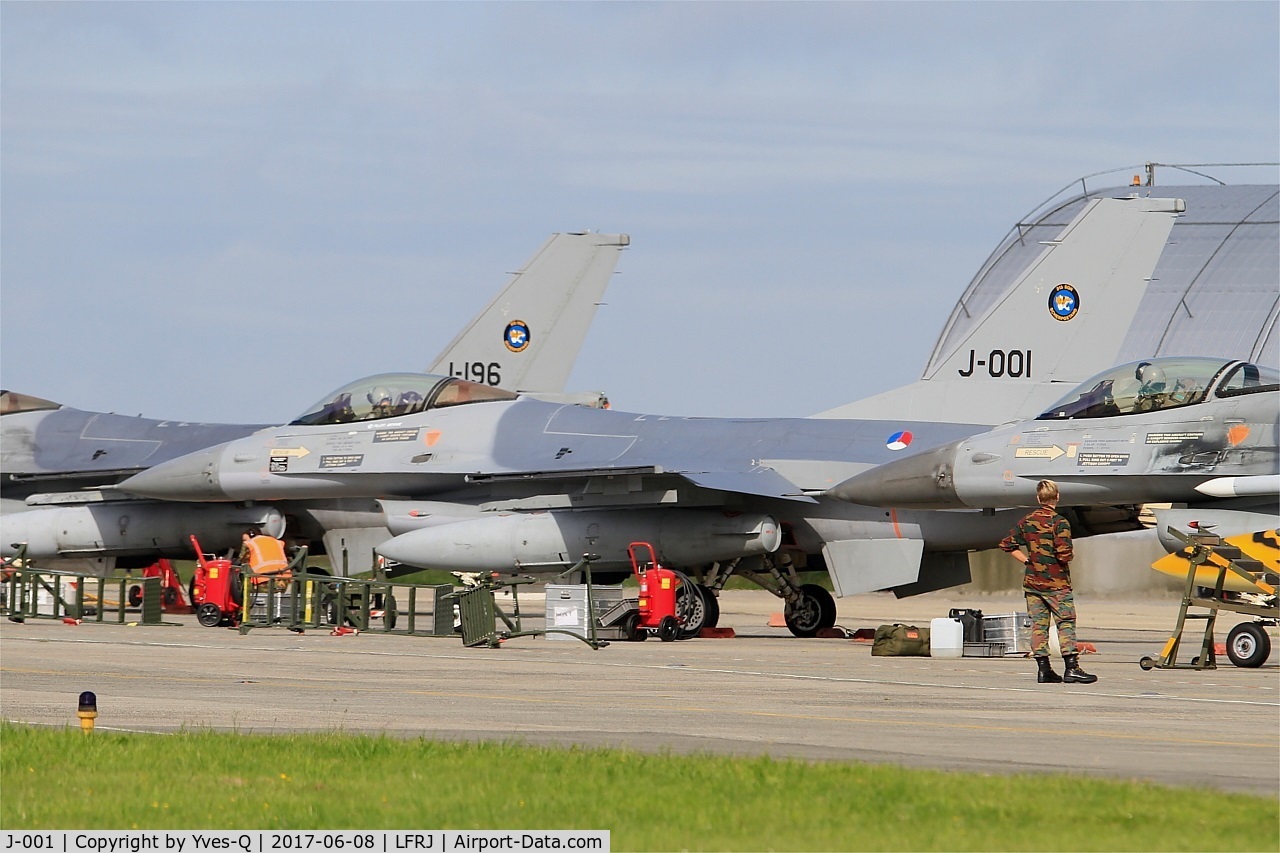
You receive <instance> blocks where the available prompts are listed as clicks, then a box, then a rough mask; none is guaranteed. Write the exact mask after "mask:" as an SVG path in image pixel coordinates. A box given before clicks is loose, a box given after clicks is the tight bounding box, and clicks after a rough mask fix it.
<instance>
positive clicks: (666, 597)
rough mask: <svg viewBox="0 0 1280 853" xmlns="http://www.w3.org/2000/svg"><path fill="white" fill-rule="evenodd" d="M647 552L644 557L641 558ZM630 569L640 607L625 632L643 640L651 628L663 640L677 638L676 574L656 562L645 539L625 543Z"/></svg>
mask: <svg viewBox="0 0 1280 853" xmlns="http://www.w3.org/2000/svg"><path fill="white" fill-rule="evenodd" d="M646 555H647V559H642V557H645V556H646ZM627 556H628V557H630V558H631V572H632V574H634V575H635V576H636V583H638V584H640V609H639V611H638V612H637V613H636V614H635V616H634V617H633V619H632V624H629V625H628V626H627V631H626V633H627V634H628V636H632V637H633V638H634V639H643V638H644V633H642V632H648V631H653V632H654V633H655V634H657V635H658V639H660V640H662V641H663V642H664V643H669V642H671V641H672V640H676V639H679V638H680V621H679V619H677V618H676V587H677V586H678V585H679V580H678V576H677V574H676V573H675V572H673V571H671V570H670V569H664V568H663V567H662V566H660V565H659V564H658V555H657V554H656V553H655V552H654V550H653V546H652V545H650V544H649V543H648V542H632V543H631V544H630V545H628V546H627Z"/></svg>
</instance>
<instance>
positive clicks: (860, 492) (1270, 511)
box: [828, 358, 1280, 551]
mask: <svg viewBox="0 0 1280 853" xmlns="http://www.w3.org/2000/svg"><path fill="white" fill-rule="evenodd" d="M1278 418H1280V372H1277V370H1276V369H1275V368H1273V367H1271V366H1268V365H1258V364H1252V363H1249V362H1242V361H1231V360H1224V359H1215V358H1156V359H1143V360H1141V361H1137V362H1130V363H1128V364H1123V365H1120V366H1118V367H1114V368H1111V369H1110V370H1107V371H1104V372H1102V373H1100V374H1098V375H1097V376H1094V377H1093V378H1091V379H1089V380H1087V381H1086V382H1085V383H1084V384H1082V385H1080V386H1079V387H1078V388H1076V389H1074V390H1073V391H1071V392H1070V393H1069V394H1067V395H1066V396H1064V397H1063V398H1062V399H1061V400H1059V401H1058V402H1056V403H1054V404H1053V405H1051V406H1049V407H1048V408H1047V409H1046V410H1045V411H1044V413H1043V414H1041V415H1040V416H1039V417H1038V418H1035V419H1034V420H1026V421H1019V422H1016V423H1012V424H1008V425H1004V426H1001V427H998V428H996V429H994V430H991V431H988V432H984V433H981V434H977V435H973V436H969V437H966V438H963V439H960V440H958V441H954V442H951V443H948V444H945V445H943V446H941V447H938V448H935V449H933V450H930V451H927V452H922V453H919V454H916V455H914V456H910V457H906V458H902V459H897V460H894V461H893V462H890V463H889V464H887V465H881V466H879V467H876V468H874V469H871V470H868V471H865V472H862V473H860V474H857V475H856V476H854V477H851V478H850V479H848V480H846V481H844V482H843V483H841V484H839V485H838V486H836V487H835V488H833V489H831V490H830V492H829V493H828V494H830V495H831V496H833V497H836V498H839V499H841V500H845V501H850V502H852V503H857V504H861V505H864V506H879V507H894V508H896V509H916V510H918V509H925V508H930V509H964V508H970V509H974V508H978V509H981V508H1000V507H1014V506H1034V505H1035V502H1036V499H1035V488H1036V483H1037V482H1039V481H1040V480H1042V479H1052V480H1055V481H1056V482H1057V483H1058V488H1059V490H1060V491H1061V494H1062V504H1063V505H1064V506H1086V505H1087V506H1112V507H1126V506H1129V507H1131V506H1132V505H1133V504H1139V503H1170V504H1174V505H1177V508H1176V509H1172V510H1168V511H1165V512H1157V514H1156V515H1157V529H1158V530H1159V531H1160V532H1161V534H1162V542H1163V543H1164V545H1165V547H1166V548H1167V549H1169V550H1171V551H1176V550H1178V549H1180V548H1181V547H1182V546H1183V543H1182V542H1179V541H1178V540H1176V539H1173V538H1172V537H1169V536H1168V535H1167V532H1166V531H1167V527H1168V526H1169V525H1170V524H1174V525H1175V526H1177V527H1180V528H1181V527H1184V526H1186V525H1187V524H1188V522H1190V521H1191V520H1195V521H1196V522H1197V526H1204V527H1206V528H1207V527H1213V528H1214V532H1215V533H1219V534H1220V535H1224V536H1230V535H1235V534H1239V533H1245V532H1252V531H1257V530H1264V529H1274V528H1276V527H1277V526H1280V517H1278V516H1277V513H1276V510H1277V504H1278V502H1280V455H1278V453H1277V444H1276V439H1277V431H1278V428H1277V420H1278Z"/></svg>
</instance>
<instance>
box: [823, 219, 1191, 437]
mask: <svg viewBox="0 0 1280 853" xmlns="http://www.w3.org/2000/svg"><path fill="white" fill-rule="evenodd" d="M1185 209H1186V205H1185V203H1183V202H1182V201H1181V200H1180V199H1159V198H1102V199H1094V200H1092V201H1089V202H1087V203H1086V204H1085V205H1084V208H1083V209H1082V210H1081V211H1080V213H1079V214H1078V215H1077V216H1076V217H1075V219H1073V220H1072V221H1071V222H1070V223H1069V224H1068V225H1067V226H1066V227H1065V228H1064V229H1063V230H1062V231H1061V233H1059V234H1058V235H1057V237H1056V238H1055V239H1053V240H1050V241H1046V242H1044V243H1043V245H1044V249H1043V250H1042V251H1041V252H1040V253H1039V255H1038V256H1037V257H1036V258H1035V259H1034V260H1033V261H1032V262H1031V263H1030V264H1029V265H1027V266H1026V268H1025V269H1024V270H1022V272H1021V273H1020V274H1019V275H1018V276H1017V277H1016V278H1015V279H1014V280H1013V282H1012V283H1011V284H1010V285H1009V286H1008V287H1007V288H1005V289H1003V291H999V292H995V289H994V288H991V287H989V286H988V287H985V288H984V287H980V286H979V285H981V284H983V281H982V279H983V277H984V275H985V273H986V272H987V270H984V275H980V276H979V277H978V280H976V281H975V284H974V285H971V286H970V287H969V289H968V290H967V291H966V292H965V294H964V296H962V297H961V299H960V301H959V302H958V303H957V305H956V307H955V309H954V310H953V311H952V314H951V317H950V319H949V320H948V321H947V324H946V326H945V327H944V328H943V330H942V334H941V335H940V336H939V338H938V342H937V344H936V345H935V346H934V350H933V354H932V356H931V357H930V359H929V363H928V365H927V366H926V367H925V370H924V374H923V376H922V377H921V378H920V380H918V381H917V382H914V383H912V384H911V385H906V386H903V387H901V388H897V389H894V390H892V391H888V392H886V393H884V394H879V395H876V396H874V397H870V398H867V399H866V400H860V401H858V402H856V403H851V404H849V405H847V406H841V407H839V408H837V409H832V410H830V411H827V412H823V413H821V414H820V415H818V417H886V416H888V417H893V418H899V419H909V420H947V421H952V422H959V423H975V424H995V423H1001V422H1004V421H1008V420H1013V419H1016V418H1024V417H1034V416H1036V415H1038V414H1039V413H1040V412H1041V411H1042V410H1043V408H1044V407H1046V406H1048V405H1050V404H1052V402H1053V401H1054V400H1055V399H1057V397H1058V396H1060V395H1061V393H1063V392H1065V391H1067V390H1069V389H1070V388H1071V387H1073V386H1074V385H1077V384H1079V383H1080V382H1083V381H1084V380H1086V379H1088V378H1089V377H1090V376H1093V375H1094V374H1096V373H1099V372H1100V371H1102V370H1105V369H1107V368H1108V367H1111V366H1112V365H1113V364H1115V362H1116V361H1117V360H1118V355H1119V349H1120V345H1121V343H1122V342H1123V340H1124V337H1125V333H1126V332H1127V330H1128V328H1129V326H1130V324H1131V323H1132V322H1133V318H1134V316H1135V315H1136V314H1137V311H1138V305H1139V303H1140V302H1141V300H1142V296H1143V294H1144V293H1145V292H1146V289H1147V283H1148V282H1149V281H1151V279H1152V275H1153V272H1154V270H1155V267H1156V263H1157V262H1158V261H1159V259H1160V255H1161V253H1162V252H1163V251H1164V247H1165V244H1166V243H1167V241H1168V239H1169V232H1170V230H1171V229H1172V228H1173V222H1174V217H1175V216H1176V215H1177V214H1178V213H1181V212H1183V211H1184V210H1185ZM988 269H989V268H988ZM983 303H985V304H983Z"/></svg>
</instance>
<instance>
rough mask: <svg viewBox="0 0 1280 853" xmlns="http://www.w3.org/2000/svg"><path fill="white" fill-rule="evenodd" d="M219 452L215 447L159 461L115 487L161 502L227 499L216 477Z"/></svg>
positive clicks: (220, 455)
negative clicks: (166, 460) (157, 463)
mask: <svg viewBox="0 0 1280 853" xmlns="http://www.w3.org/2000/svg"><path fill="white" fill-rule="evenodd" d="M222 450H223V448H222V446H221V445H219V446H218V447H211V448H209V449H208V450H201V451H198V452H196V453H189V454H187V455H186V456H179V457H178V458H177V459H170V460H169V461H168V462H161V463H160V464H159V465H155V466H152V467H151V468H148V469H147V470H145V471H142V472H140V473H137V474H134V475H133V476H132V477H130V478H129V479H127V480H125V481H124V482H123V483H121V484H120V485H119V486H117V488H119V489H120V491H122V492H128V493H129V494H131V495H138V496H139V497H144V498H155V499H157V500H164V501H219V500H229V498H228V497H227V494H226V493H225V492H224V491H223V490H222V484H221V483H220V482H219V478H218V474H219V467H220V462H221V459H222Z"/></svg>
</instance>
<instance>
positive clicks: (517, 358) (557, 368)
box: [427, 234, 631, 391]
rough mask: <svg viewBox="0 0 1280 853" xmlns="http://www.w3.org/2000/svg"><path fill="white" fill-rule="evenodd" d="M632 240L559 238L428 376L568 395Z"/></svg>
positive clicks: (525, 268) (554, 237)
mask: <svg viewBox="0 0 1280 853" xmlns="http://www.w3.org/2000/svg"><path fill="white" fill-rule="evenodd" d="M630 243H631V238H630V237H628V236H627V235H626V234H553V235H551V237H550V239H548V240H547V242H546V243H544V244H543V245H542V248H540V249H538V251H537V252H536V253H534V255H533V257H532V258H530V259H529V260H528V261H527V262H526V263H525V265H524V266H523V267H521V268H520V269H519V270H518V271H517V272H516V273H515V274H514V275H513V276H512V278H511V280H510V281H509V282H508V283H507V286H506V287H504V288H503V289H502V292H500V293H499V294H498V295H497V296H496V297H494V299H493V301H492V302H490V303H489V304H488V305H487V306H485V308H484V310H483V311H481V312H480V314H479V315H477V316H476V318H475V319H474V320H472V321H471V323H470V324H469V325H468V326H467V327H466V328H465V329H463V330H462V332H461V333H459V334H458V336H457V337H456V338H454V339H453V341H452V342H451V343H450V344H449V345H448V346H447V347H445V348H444V351H443V352H441V353H440V355H438V356H437V357H436V359H435V361H434V362H433V363H432V364H431V366H430V367H428V368H427V372H428V373H439V374H443V375H446V376H457V377H460V378H462V379H469V380H471V381H473V382H481V383H484V384H486V385H501V386H502V387H503V388H507V389H509V390H512V391H525V390H528V391H563V390H564V388H565V384H566V383H567V382H568V380H569V374H570V372H571V371H572V370H573V363H574V360H575V359H576V358H577V356H578V350H580V349H581V348H582V342H583V341H584V340H585V339H586V336H587V330H588V329H589V328H590V327H591V321H592V319H593V318H594V317H595V313H596V306H597V305H598V304H599V301H600V297H601V295H602V294H603V293H604V290H605V287H606V286H608V284H609V278H610V277H611V276H612V275H613V271H614V268H615V267H616V266H617V265H618V256H619V254H621V252H622V250H623V249H624V248H626V247H627V246H628V245H630Z"/></svg>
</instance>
